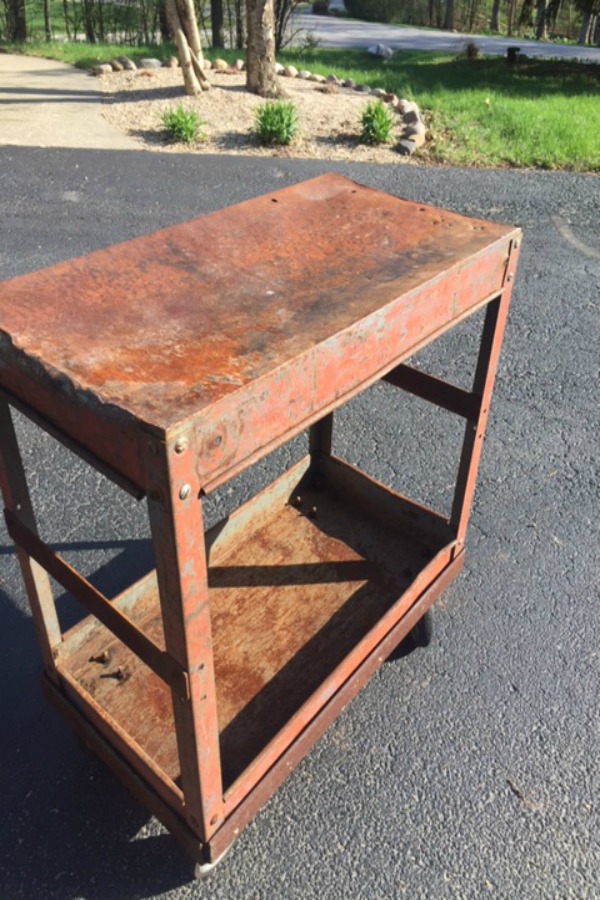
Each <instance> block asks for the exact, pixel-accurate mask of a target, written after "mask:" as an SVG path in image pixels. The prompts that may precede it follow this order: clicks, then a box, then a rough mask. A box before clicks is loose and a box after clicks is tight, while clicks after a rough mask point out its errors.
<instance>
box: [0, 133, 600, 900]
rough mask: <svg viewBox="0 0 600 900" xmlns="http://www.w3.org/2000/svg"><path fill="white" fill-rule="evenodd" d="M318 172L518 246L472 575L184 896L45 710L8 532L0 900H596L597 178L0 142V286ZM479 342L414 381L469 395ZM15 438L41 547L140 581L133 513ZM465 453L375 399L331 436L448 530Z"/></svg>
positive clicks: (414, 407) (154, 847)
mask: <svg viewBox="0 0 600 900" xmlns="http://www.w3.org/2000/svg"><path fill="white" fill-rule="evenodd" d="M325 170H336V171H341V172H344V173H346V174H348V175H350V176H351V177H354V178H356V179H357V180H359V181H361V182H363V183H365V184H368V185H371V186H373V187H376V188H380V189H383V190H387V191H390V192H392V193H395V194H397V195H400V196H404V197H408V198H410V199H414V200H418V201H419V202H423V203H432V204H435V205H441V206H445V207H448V208H451V209H454V210H457V211H459V212H462V213H465V214H470V215H477V216H483V217H488V218H492V219H495V220H498V221H503V222H514V223H516V224H519V225H521V226H522V227H523V229H524V242H523V252H522V257H521V262H520V271H519V272H518V275H517V279H516V285H515V290H514V294H513V306H512V311H511V314H510V317H509V325H508V331H507V335H506V341H505V347H504V352H503V356H502V359H501V365H500V370H499V375H498V380H497V385H496V389H495V395H494V399H493V403H492V415H491V420H490V423H489V429H488V437H487V438H486V445H485V448H484V455H483V463H482V468H481V475H480V481H479V487H478V491H477V494H476V499H475V505H474V510H473V516H472V524H471V527H470V531H469V534H468V542H467V558H466V564H465V571H464V573H463V574H462V575H461V577H460V579H459V580H458V581H457V582H456V583H455V584H454V585H453V586H452V588H451V589H450V590H448V591H447V593H446V594H445V595H444V598H443V602H441V603H440V604H439V605H438V607H437V608H436V610H435V636H434V641H433V643H432V645H431V646H430V647H429V648H428V649H427V650H419V651H416V652H415V653H413V654H411V655H410V656H405V657H402V656H400V657H399V658H396V659H395V660H393V661H391V662H389V663H388V664H386V665H385V666H384V667H383V668H382V669H381V670H380V672H379V673H378V674H377V675H376V676H375V677H374V678H373V679H372V680H371V682H370V683H369V684H368V685H367V687H366V688H365V690H363V691H362V692H361V694H360V695H359V696H358V698H357V699H356V700H355V701H354V702H353V703H352V704H351V705H350V706H349V707H348V709H347V710H346V711H345V712H344V714H343V715H342V716H341V717H340V719H339V720H337V721H336V723H335V724H334V725H333V726H332V727H331V728H330V730H329V731H328V732H327V733H326V735H325V736H324V737H323V738H322V739H321V740H320V741H319V743H318V744H317V745H316V747H315V748H314V750H313V751H312V752H311V753H310V754H309V756H308V757H307V758H306V759H305V760H304V761H303V763H302V764H301V765H300V767H299V768H298V769H297V770H296V771H295V773H294V774H293V775H292V776H291V777H290V778H289V779H288V780H287V782H286V783H285V784H284V786H283V787H282V788H281V789H280V791H279V792H278V793H277V794H276V795H275V797H274V798H273V799H272V800H271V801H270V802H269V803H268V804H267V806H266V807H265V808H264V809H263V810H262V812H261V813H260V814H259V815H258V816H257V818H256V819H255V820H254V822H253V823H252V824H251V825H250V826H249V827H248V828H247V829H246V831H245V832H244V833H243V834H242V835H241V836H240V838H239V839H238V841H237V843H236V844H235V845H234V847H233V849H232V850H231V852H230V854H229V856H228V857H227V858H226V859H225V860H224V861H223V863H222V864H221V866H220V867H219V868H218V869H217V870H216V871H215V872H214V874H213V876H212V878H211V880H210V881H209V882H206V883H196V882H191V881H190V878H191V866H190V865H189V863H188V861H187V859H186V857H185V856H184V854H183V852H182V851H181V850H180V849H179V848H178V846H177V844H176V843H175V841H174V840H172V839H171V838H170V837H169V836H168V835H167V834H166V833H165V832H164V831H163V830H162V829H161V828H160V827H159V826H158V824H157V823H156V822H155V821H153V820H150V819H149V817H148V816H147V814H146V813H145V811H144V810H143V809H142V808H141V807H140V806H139V805H138V804H137V803H136V802H135V801H134V800H133V799H132V798H131V797H130V796H129V794H128V793H127V792H126V791H125V790H124V789H123V788H121V787H120V785H119V784H118V783H117V781H116V780H115V779H114V777H113V776H112V775H111V774H110V773H109V772H108V771H107V770H106V769H105V768H104V767H103V766H102V765H101V764H100V763H99V762H97V761H96V760H95V758H93V757H92V756H91V755H89V754H88V753H87V752H85V751H84V750H82V749H81V748H80V747H79V745H78V744H77V742H76V741H75V739H74V738H73V737H72V736H71V734H70V732H69V730H68V727H67V726H66V725H65V724H64V723H63V722H62V721H61V720H59V718H58V717H57V716H56V714H55V713H54V712H53V711H52V710H51V709H49V708H48V707H47V706H46V704H45V703H44V702H43V700H42V698H41V695H40V690H39V674H40V660H39V656H38V652H37V647H36V645H35V640H34V635H33V629H32V627H31V621H30V618H29V613H28V611H27V604H26V601H25V598H24V591H23V588H22V585H21V582H20V578H19V575H18V571H17V564H16V560H15V556H14V553H13V550H12V547H11V545H10V542H9V540H8V538H7V536H6V533H5V531H4V530H2V534H1V536H0V685H1V687H0V723H1V727H0V791H1V794H2V798H3V816H2V829H1V831H0V894H1V895H2V897H6V898H11V900H17V898H23V900H78V898H85V900H121V898H122V900H125V898H127V900H132V898H150V897H156V898H158V897H161V898H168V900H176V898H177V900H183V898H204V897H206V898H211V900H219V898H223V900H225V898H226V900H231V898H234V897H235V898H273V897H276V898H286V900H288V898H289V900H291V898H298V900H308V898H328V900H347V898H364V900H367V898H368V900H378V898H382V900H383V898H386V900H388V898H396V897H402V896H406V897H409V898H411V900H414V898H436V900H438V898H481V897H487V896H490V897H497V898H502V900H505V898H512V897H523V898H558V897H560V898H579V900H581V898H589V900H592V898H597V897H598V896H600V841H599V836H600V821H599V808H598V798H599V796H600V773H599V768H598V760H599V759H600V718H599V710H598V697H599V696H600V655H599V650H598V633H600V603H599V600H600V580H599V579H600V576H599V572H600V554H599V549H598V546H599V542H598V513H599V511H600V502H599V501H600V487H599V485H600V481H599V477H598V474H599V449H598V448H599V441H598V435H599V434H600V411H599V404H598V383H599V381H598V378H599V362H600V360H599V356H598V347H599V346H600V316H599V314H598V313H599V304H600V237H599V235H598V230H597V222H598V208H599V205H600V180H599V179H598V177H596V176H586V175H569V174H564V173H554V174H553V173H536V172H509V171H502V172H496V171H461V170H455V169H454V170H453V169H435V168H424V167H423V168H421V167H418V166H411V165H409V166H405V165H403V166H398V167H394V166H386V167H376V166H360V167H359V166H357V165H342V164H338V165H331V164H329V165H324V164H321V163H319V162H312V163H311V162H299V161H294V160H285V159H244V158H231V157H229V158H226V159H224V158H218V157H196V156H191V155H186V154H182V155H173V154H169V155H164V156H162V155H160V154H149V153H143V152H135V151H133V152H119V151H114V152H108V151H90V150H66V149H55V150H47V149H46V150H44V149H31V148H11V147H2V148H0V273H1V276H2V277H3V278H8V277H10V276H11V275H15V274H17V273H20V272H27V271H30V270H33V269H35V268H38V267H41V266H45V265H48V264H50V263H53V262H56V261H58V260H61V259H65V258H67V257H72V256H75V255H79V254H81V253H84V252H87V251H89V250H91V249H94V248H98V247H101V246H106V245H109V244H112V243H114V242H116V241H119V240H124V239H126V238H128V237H132V236H134V235H140V234H144V233H147V232H149V231H152V230H154V229H156V228H159V227H161V226H164V225H167V224H170V223H173V222H178V221H182V220H185V219H187V218H190V217H192V216H195V215H199V214H201V213H203V212H206V211H208V210H212V209H216V208H218V207H221V206H223V205H226V204H231V203H234V202H236V201H239V200H242V199H245V198H248V197H251V196H254V195H257V194H260V193H262V192H264V191H266V190H270V189H272V188H273V186H277V187H279V186H284V185H286V184H289V183H292V182H295V181H299V180H301V179H303V178H307V177H310V176H312V175H314V174H317V173H319V172H323V171H325ZM307 240H310V235H307ZM368 249H369V246H368V241H366V242H365V252H368ZM340 262H341V263H343V261H340ZM40 303H43V297H40ZM475 325H476V323H465V325H464V327H462V328H461V329H460V330H458V331H457V332H455V333H453V334H451V335H448V336H446V338H444V339H443V340H442V341H440V342H439V343H437V344H436V345H434V346H432V347H431V348H430V349H429V351H428V352H427V354H426V355H424V356H423V363H424V364H427V366H428V368H429V369H430V370H431V371H433V372H434V373H437V374H440V375H442V376H448V377H451V378H454V379H455V380H456V381H457V382H459V383H468V382H467V378H468V372H469V371H470V370H471V362H472V353H471V351H472V339H473V333H474V328H475ZM64 327H65V328H66V329H67V328H68V327H69V323H68V322H65V323H64ZM18 428H19V433H20V435H21V436H22V439H23V442H24V445H25V448H26V449H25V455H26V465H27V468H28V472H29V475H30V480H31V483H32V485H33V490H34V497H35V499H36V501H37V510H38V518H39V523H40V529H41V532H42V535H43V536H44V537H45V538H46V539H47V540H49V541H51V542H53V543H54V544H55V546H57V547H59V548H60V551H61V553H63V554H64V555H65V556H66V557H67V559H68V560H70V561H72V562H73V563H74V564H75V565H76V566H77V567H78V568H79V569H80V570H81V571H82V572H83V573H84V574H87V575H89V576H90V577H91V578H92V580H94V581H95V583H96V584H98V585H99V586H100V587H101V588H103V589H104V590H106V591H110V590H111V589H113V588H115V587H116V586H117V585H119V584H121V583H122V580H123V579H124V578H125V577H126V576H127V577H129V576H131V575H132V574H135V573H136V572H138V573H140V574H141V573H142V572H143V571H144V570H145V567H146V566H147V564H148V561H149V560H148V552H147V545H146V543H145V538H146V531H145V523H144V515H143V512H144V511H143V509H142V508H140V507H138V506H136V505H135V504H134V502H133V501H131V500H129V499H128V498H123V497H122V496H121V495H120V494H119V493H118V492H117V491H116V489H113V488H112V487H111V486H110V485H108V484H107V483H105V482H104V481H103V480H102V478H101V477H100V476H97V475H95V474H91V473H90V472H88V471H86V469H85V467H84V466H83V465H82V464H81V463H80V462H79V461H78V460H76V459H75V458H73V457H71V456H70V455H69V454H67V453H66V452H64V451H62V450H60V449H59V448H57V446H56V445H55V444H54V442H53V441H52V440H51V439H48V438H44V437H42V436H40V435H39V434H38V433H37V432H36V431H35V429H34V428H33V427H32V426H31V425H29V424H28V423H26V422H24V421H23V420H21V419H19V422H18ZM459 439H460V429H457V427H456V425H455V423H454V422H453V420H452V419H451V418H450V417H449V416H448V415H446V414H445V413H436V412H434V411H433V410H431V409H428V408H426V407H424V406H423V405H422V404H420V403H418V402H417V401H415V402H414V403H413V402H412V401H407V402H400V401H399V399H398V395H397V393H396V392H394V391H393V390H391V389H387V388H386V387H376V388H374V389H372V390H371V391H370V392H369V393H368V395H367V396H364V397H363V398H362V399H359V400H357V401H355V402H353V403H352V404H351V406H350V407H349V408H348V409H347V410H346V411H345V412H344V414H343V415H341V416H340V418H339V425H338V428H337V431H336V436H335V440H336V445H337V446H338V448H340V449H341V450H343V452H344V453H346V454H347V456H348V457H349V458H350V459H351V460H352V461H355V462H357V463H358V464H361V465H363V466H364V467H365V468H366V470H367V471H368V472H369V473H371V474H373V475H374V476H376V477H379V478H381V479H382V480H384V481H385V482H387V483H388V484H390V485H392V486H394V487H397V488H400V489H405V490H412V491H414V493H415V495H416V496H417V497H418V498H420V499H422V500H424V501H425V502H430V503H433V504H436V505H438V506H439V507H440V508H442V509H443V508H445V506H447V504H448V502H449V486H450V483H451V481H452V477H453V474H454V470H455V464H456V452H457V445H458V442H459ZM298 452H299V442H294V443H293V444H292V446H290V447H288V448H284V449H283V450H282V451H281V452H279V453H278V454H276V456H275V458H270V459H269V460H267V461H266V462H265V463H264V464H262V465H261V466H259V468H258V470H256V471H253V472H252V473H250V474H249V475H248V476H246V477H244V478H242V479H240V480H239V481H237V482H236V483H235V485H234V486H233V487H232V491H231V493H228V492H227V491H224V492H222V493H221V494H220V495H219V497H218V498H217V499H216V501H215V503H214V504H213V506H212V508H211V513H210V515H211V516H212V517H213V518H217V517H218V516H219V514H220V512H221V511H222V510H223V509H224V508H226V507H228V506H231V505H233V504H235V503H237V502H239V501H240V500H241V499H242V498H243V497H245V496H247V495H248V493H249V492H250V491H251V490H253V489H254V488H255V487H256V485H257V484H258V483H259V482H264V480H265V479H267V478H269V477H270V476H271V475H272V473H273V472H274V471H275V469H277V468H278V467H280V466H281V465H285V464H286V463H287V462H288V461H289V460H290V459H291V458H293V457H294V456H295V455H296V454H297V453H298ZM61 602H62V601H61ZM64 615H65V617H66V618H68V617H69V615H70V610H69V607H68V605H66V608H65V612H64Z"/></svg>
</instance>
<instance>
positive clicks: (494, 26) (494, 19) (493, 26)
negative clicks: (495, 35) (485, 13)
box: [490, 0, 500, 31]
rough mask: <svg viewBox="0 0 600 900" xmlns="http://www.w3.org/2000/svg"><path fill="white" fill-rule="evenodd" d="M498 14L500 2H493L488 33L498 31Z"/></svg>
mask: <svg viewBox="0 0 600 900" xmlns="http://www.w3.org/2000/svg"><path fill="white" fill-rule="evenodd" d="M499 13H500V0H494V3H493V5H492V15H491V16H490V31H500V28H499V25H498V15H499Z"/></svg>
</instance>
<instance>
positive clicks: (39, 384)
mask: <svg viewBox="0 0 600 900" xmlns="http://www.w3.org/2000/svg"><path fill="white" fill-rule="evenodd" d="M517 233H518V232H517V231H515V229H513V228H510V227H506V226H501V225H497V224H493V223H489V222H484V221H479V220H475V219H469V218H465V217H463V216H459V215H456V214H453V213H449V212H445V211H442V210H439V209H434V208H431V207H426V206H423V205H420V204H416V203H410V202H407V201H405V200H400V199H397V198H396V197H391V196H388V195H386V194H382V193H380V192H377V191H373V190H370V189H368V188H366V187H362V186H360V185H358V184H356V183H354V182H352V181H350V180H348V179H346V178H344V177H342V176H339V175H335V174H328V175H324V176H321V177H319V178H315V179H313V180H310V181H307V182H304V183H301V184H298V185H295V186H293V187H288V188H285V189H284V190H281V191H277V192H274V193H270V194H267V195H265V196H262V197H258V198H256V199H254V200H250V201H248V202H246V203H242V204H240V205H237V206H233V207H230V208H228V209H224V210H221V211H219V212H216V213H212V214H210V215H206V216H203V217H201V218H198V219H195V220H193V221H190V222H186V223H184V224H181V225H176V226H174V227H171V228H166V229H164V230H162V231H158V232H156V233H154V234H151V235H148V236H145V237H141V238H137V239H135V240H131V241H127V242H125V243H122V244H119V245H116V246H114V247H109V248H107V249H104V250H99V251H96V252H94V253H90V254H89V255H87V256H84V257H81V258H79V259H74V260H70V261H67V262H63V263H60V264H58V265H55V266H52V267H50V268H47V269H44V270H41V271H38V272H34V273H32V274H29V275H24V276H20V277H17V278H14V279H12V280H10V281H6V282H4V283H2V284H0V386H3V387H5V388H6V389H7V390H9V391H10V392H12V393H13V394H14V395H16V396H17V397H18V398H20V399H21V400H23V401H25V402H26V403H28V404H29V405H30V406H33V407H34V408H35V409H38V410H40V409H41V410H42V411H43V413H44V415H46V416H48V417H49V418H50V419H51V420H53V421H54V422H55V423H56V424H59V425H61V427H64V428H65V429H66V431H68V432H70V433H71V436H74V437H75V438H76V439H78V437H80V436H78V435H77V434H76V433H75V434H74V433H73V432H76V431H77V428H78V424H77V423H78V421H79V420H80V417H78V416H77V415H76V411H77V409H78V408H79V410H80V412H83V419H85V418H86V417H88V416H90V415H92V416H94V417H96V418H97V419H100V420H102V421H103V422H104V424H105V425H107V426H108V427H110V424H111V422H114V421H115V420H117V421H118V422H119V423H120V427H121V428H125V429H127V428H128V427H138V426H139V425H142V426H143V427H144V428H145V429H150V430H151V431H153V432H155V433H157V434H158V435H160V436H162V437H167V438H168V437H169V435H170V434H171V433H173V432H174V431H175V430H177V429H179V430H181V427H182V425H185V423H188V424H189V423H190V421H191V420H193V421H194V422H195V424H199V423H202V425H203V428H206V425H207V421H206V416H207V415H208V416H209V418H210V425H211V427H212V429H213V431H214V432H215V435H216V442H215V441H214V440H213V442H212V444H211V446H213V445H214V446H216V447H219V446H220V445H221V443H222V441H220V440H219V435H221V432H224V431H226V430H227V429H229V430H231V427H232V424H231V421H230V419H231V415H232V412H231V411H232V409H233V408H234V407H235V409H236V413H235V417H236V419H237V424H236V426H235V427H236V428H237V429H238V431H240V432H241V431H243V430H244V427H245V426H246V427H247V426H248V424H249V421H250V420H251V419H252V414H251V410H250V408H249V404H250V405H251V404H255V405H256V404H259V405H260V404H262V405H263V406H264V404H269V405H270V408H271V410H272V415H271V418H272V419H273V417H275V418H277V416H278V415H279V413H278V412H277V410H278V409H280V411H281V416H283V419H285V421H286V422H287V423H290V422H291V423H293V422H295V421H296V419H297V415H298V414H299V412H298V414H297V413H296V412H295V408H297V409H298V410H299V409H300V406H301V407H302V410H303V412H302V415H304V416H306V415H310V413H311V411H315V410H317V409H324V408H325V407H327V406H328V405H329V406H331V405H332V404H334V403H335V402H336V401H337V400H338V398H339V397H341V396H342V395H343V394H344V393H348V392H349V391H350V392H351V391H352V390H353V388H355V387H356V386H357V385H359V384H360V383H365V382H368V381H369V379H370V380H374V378H375V377H376V376H377V374H378V373H382V372H383V370H385V369H390V368H391V367H392V366H393V365H394V363H395V362H397V361H399V359H400V358H401V357H402V356H406V355H408V353H409V352H410V351H412V350H413V349H415V348H416V347H417V346H419V345H422V344H423V343H425V342H426V341H427V340H429V339H430V338H431V337H434V336H436V334H438V333H440V332H441V331H443V330H445V329H446V328H448V327H450V326H451V325H452V323H453V322H454V321H456V320H457V319H459V318H460V317H462V316H463V315H465V314H466V313H467V312H469V311H470V310H471V309H472V308H474V307H475V306H476V305H477V304H478V303H481V302H482V300H483V299H484V298H486V297H489V296H490V295H491V294H492V293H493V292H497V291H499V290H500V289H501V287H502V284H503V282H504V278H505V276H506V269H507V260H508V256H509V253H510V248H511V239H513V238H514V237H515V235H516V234H517ZM225 420H227V421H225ZM224 422H225V424H224ZM227 422H228V423H229V424H227ZM82 427H83V425H82ZM276 427H279V426H276ZM281 427H283V426H281ZM215 429H216V431H215ZM225 436H226V435H225V433H223V434H222V435H221V437H222V438H225ZM223 449H224V448H222V449H221V451H220V452H221V453H222V452H223Z"/></svg>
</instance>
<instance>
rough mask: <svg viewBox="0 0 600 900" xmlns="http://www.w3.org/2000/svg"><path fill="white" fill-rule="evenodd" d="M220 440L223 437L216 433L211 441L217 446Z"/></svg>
mask: <svg viewBox="0 0 600 900" xmlns="http://www.w3.org/2000/svg"><path fill="white" fill-rule="evenodd" d="M222 440H223V438H222V437H221V435H220V434H218V435H217V436H216V438H215V439H214V441H213V444H214V445H215V447H218V446H219V444H220V443H221V441H222Z"/></svg>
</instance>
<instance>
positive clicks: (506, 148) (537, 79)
mask: <svg viewBox="0 0 600 900" xmlns="http://www.w3.org/2000/svg"><path fill="white" fill-rule="evenodd" d="M5 48H6V49H9V48H8V46H7V45H5ZM10 49H12V50H13V51H14V50H15V49H22V50H23V51H24V52H28V53H31V54H33V55H37V56H48V57H50V58H54V59H60V60H63V61H64V62H70V63H73V64H74V65H79V66H82V67H84V68H85V67H89V66H93V65H96V64H97V63H99V62H106V61H108V60H110V59H111V58H112V57H114V56H118V55H127V56H130V57H131V58H132V59H134V60H138V59H140V58H141V57H144V56H155V57H158V58H159V59H164V58H166V57H168V56H170V55H171V54H172V53H173V52H174V47H173V46H172V45H167V44H163V45H161V46H159V47H158V46H152V45H151V46H144V47H118V46H115V45H114V44H113V45H110V44H95V45H90V44H81V43H70V44H67V43H54V44H44V43H37V44H27V45H25V46H24V47H22V48H14V46H13V47H12V48H10ZM240 55H241V53H240V51H239V50H238V51H236V50H230V51H226V50H219V51H213V50H209V51H206V56H207V57H208V58H209V59H214V58H215V57H216V56H222V57H224V58H225V59H227V60H229V61H233V60H234V59H235V58H236V57H238V56H240ZM279 59H280V61H281V62H283V63H290V64H293V65H296V66H297V67H298V68H302V69H310V70H311V71H313V72H315V73H320V74H323V75H328V74H329V73H330V72H334V73H335V74H336V75H338V76H339V77H341V78H352V79H353V80H354V81H356V82H357V83H358V84H368V85H370V86H371V87H381V88H384V89H385V90H386V91H390V92H392V93H395V94H397V95H398V96H399V97H406V98H408V99H414V100H416V102H417V103H418V105H419V107H420V108H421V110H422V111H423V112H424V113H425V116H426V119H427V126H428V129H429V134H430V140H429V141H428V143H427V145H426V147H425V148H424V149H423V150H422V151H421V153H420V158H421V159H422V160H424V161H425V160H427V159H428V160H429V161H431V162H435V163H452V164H456V165H462V166H465V165H466V166H515V167H536V168H545V169H558V168H560V169H570V170H573V171H600V65H594V64H593V63H589V64H584V63H577V62H573V61H569V60H561V61H558V60H547V61H542V60H533V59H532V60H529V61H526V62H525V63H523V64H521V65H516V66H509V65H507V63H506V60H505V59H503V58H492V57H483V58H480V59H476V60H467V59H464V58H459V59H457V58H456V57H453V56H450V55H448V54H440V53H426V52H416V51H415V52H399V53H396V55H395V56H394V58H393V59H391V60H388V61H383V60H381V59H378V58H376V57H372V56H369V54H367V53H366V52H365V51H361V50H338V51H336V50H320V49H316V50H305V51H301V50H288V51H284V52H283V53H281V54H280V55H279Z"/></svg>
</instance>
